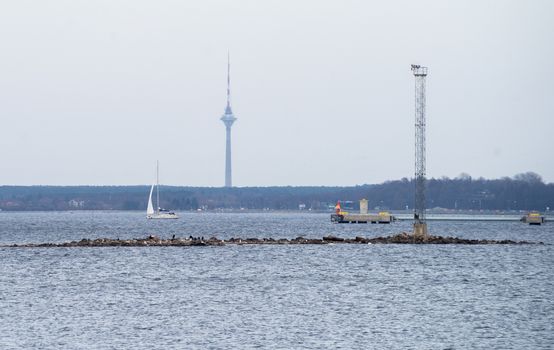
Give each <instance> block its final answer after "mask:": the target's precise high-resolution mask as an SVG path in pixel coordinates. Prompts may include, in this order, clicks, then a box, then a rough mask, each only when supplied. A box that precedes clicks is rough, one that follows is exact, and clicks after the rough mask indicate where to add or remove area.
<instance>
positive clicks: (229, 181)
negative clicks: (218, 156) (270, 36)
mask: <svg viewBox="0 0 554 350" xmlns="http://www.w3.org/2000/svg"><path fill="white" fill-rule="evenodd" d="M235 120H237V118H235V115H234V114H233V110H232V109H231V61H230V59H229V55H227V106H226V107H225V113H223V116H222V117H221V121H222V122H223V124H225V136H226V138H225V140H226V142H225V187H232V186H233V178H232V170H231V127H232V126H233V123H234V122H235Z"/></svg>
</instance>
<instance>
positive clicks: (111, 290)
mask: <svg viewBox="0 0 554 350" xmlns="http://www.w3.org/2000/svg"><path fill="white" fill-rule="evenodd" d="M0 223H1V224H2V230H1V232H0V243H1V244H8V243H14V242H20V243H21V242H47V241H48V242H62V241H67V240H76V239H81V238H83V237H88V238H94V237H112V238H115V237H120V238H122V239H123V238H127V237H143V236H144V235H146V234H156V235H159V236H161V237H166V238H168V237H171V235H173V234H176V235H177V236H185V237H188V236H189V235H204V236H210V235H212V234H213V235H216V236H218V237H220V238H227V237H232V236H241V237H249V236H254V237H274V238H277V237H289V238H294V237H297V236H306V237H321V236H323V235H328V234H333V235H337V236H342V237H354V236H357V235H363V236H379V235H386V234H390V233H397V232H400V231H405V230H409V229H410V225H411V223H409V222H397V223H394V224H392V225H371V224H369V225H346V224H345V225H338V224H331V223H330V222H329V217H328V215H327V214H295V213H288V214H271V213H264V214H243V213H241V214H207V213H202V214H197V213H183V214H182V219H181V220H177V221H163V222H154V221H147V220H146V219H144V213H143V212H74V213H70V212H63V213H60V212H58V213H46V212H42V213H6V212H3V213H1V214H0ZM430 230H431V232H432V233H434V234H444V235H456V236H459V237H465V238H489V239H515V240H532V241H539V240H540V241H543V242H545V243H547V244H546V245H515V246H501V245H498V246H497V245H491V246H467V245H456V246H455V245H451V246H418V245H348V246H346V245H344V246H343V245H338V244H335V245H329V246H226V247H189V248H70V249H66V248H55V249H20V248H17V249H13V248H0V256H1V258H2V264H0V305H1V306H2V307H0V319H2V320H3V322H1V323H0V347H1V348H2V349H22V348H26V349H27V348H41V349H112V348H117V349H136V348H148V349H183V348H187V349H219V348H240V349H249V348H267V349H321V348H345V349H385V348H386V349H406V348H425V349H430V348H432V349H481V348H482V349H485V348H486V349H491V348H493V349H551V348H552V346H553V344H554V337H553V336H552V334H554V329H553V325H554V300H553V297H552V295H553V293H552V292H553V291H554V284H553V283H554V282H553V281H554V274H553V272H552V266H554V265H553V264H554V251H553V248H552V247H553V246H552V243H554V229H553V227H552V225H549V224H546V225H543V226H539V227H533V226H528V225H524V224H522V223H519V222H490V223H489V222H487V223H477V222H458V223H456V222H454V223H453V222H447V223H441V222H432V223H430Z"/></svg>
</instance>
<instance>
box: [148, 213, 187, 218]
mask: <svg viewBox="0 0 554 350" xmlns="http://www.w3.org/2000/svg"><path fill="white" fill-rule="evenodd" d="M146 218H147V219H178V218H179V215H177V214H175V213H159V214H157V213H155V214H151V215H146Z"/></svg>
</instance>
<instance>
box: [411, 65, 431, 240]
mask: <svg viewBox="0 0 554 350" xmlns="http://www.w3.org/2000/svg"><path fill="white" fill-rule="evenodd" d="M412 72H413V74H414V77H415V205H414V225H415V226H414V228H415V231H418V230H419V232H420V233H423V234H426V233H427V227H426V224H425V182H426V180H425V171H426V169H425V109H426V108H425V78H426V77H427V67H422V66H419V65H414V64H412Z"/></svg>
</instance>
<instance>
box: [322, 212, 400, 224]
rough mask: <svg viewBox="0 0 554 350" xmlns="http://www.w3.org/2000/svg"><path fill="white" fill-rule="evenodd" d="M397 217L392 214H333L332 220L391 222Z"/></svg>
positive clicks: (364, 222)
mask: <svg viewBox="0 0 554 350" xmlns="http://www.w3.org/2000/svg"><path fill="white" fill-rule="evenodd" d="M394 220H396V219H395V217H394V216H392V215H390V214H385V215H381V214H332V215H331V222H335V223H339V224H367V223H372V224H390V223H391V222H393V221H394Z"/></svg>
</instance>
